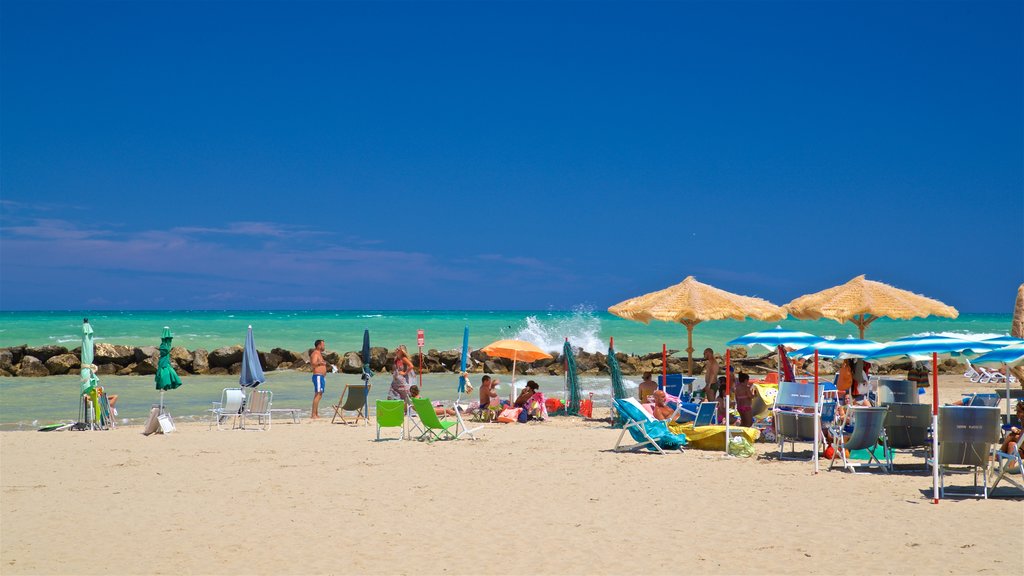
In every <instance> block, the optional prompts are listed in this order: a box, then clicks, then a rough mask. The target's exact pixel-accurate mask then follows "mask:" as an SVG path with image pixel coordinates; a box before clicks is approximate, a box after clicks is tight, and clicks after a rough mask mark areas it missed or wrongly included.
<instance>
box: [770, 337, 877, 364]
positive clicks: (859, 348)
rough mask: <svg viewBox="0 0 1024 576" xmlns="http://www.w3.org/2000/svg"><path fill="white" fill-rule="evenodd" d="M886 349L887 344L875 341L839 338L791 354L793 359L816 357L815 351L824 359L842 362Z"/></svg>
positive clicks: (823, 341)
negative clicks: (836, 359) (837, 359)
mask: <svg viewBox="0 0 1024 576" xmlns="http://www.w3.org/2000/svg"><path fill="white" fill-rule="evenodd" d="M884 347H885V344H882V343H880V342H875V341H873V340H860V339H857V338H837V339H835V340H822V341H820V342H817V343H816V344H811V345H810V346H807V347H804V348H801V349H799V350H797V351H796V352H792V353H790V356H791V357H793V358H807V357H810V356H814V351H815V350H817V351H818V356H820V357H822V358H839V359H840V360H842V359H845V358H864V357H866V356H870V355H871V354H874V353H875V352H878V351H880V350H881V349H882V348H884Z"/></svg>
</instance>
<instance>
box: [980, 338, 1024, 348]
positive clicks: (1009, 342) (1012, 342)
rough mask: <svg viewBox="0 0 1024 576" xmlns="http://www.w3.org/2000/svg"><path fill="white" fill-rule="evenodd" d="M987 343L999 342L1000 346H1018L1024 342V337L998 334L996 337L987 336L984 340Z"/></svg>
mask: <svg viewBox="0 0 1024 576" xmlns="http://www.w3.org/2000/svg"><path fill="white" fill-rule="evenodd" d="M982 342H984V343H985V344H999V345H1000V346H1016V345H1018V344H1024V338H1017V337H1016V336H996V337H995V338H986V339H985V340H982Z"/></svg>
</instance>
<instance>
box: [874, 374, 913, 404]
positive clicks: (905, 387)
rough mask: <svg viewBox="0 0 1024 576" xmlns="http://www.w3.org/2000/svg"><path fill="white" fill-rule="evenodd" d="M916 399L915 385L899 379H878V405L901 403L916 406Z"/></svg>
mask: <svg viewBox="0 0 1024 576" xmlns="http://www.w3.org/2000/svg"><path fill="white" fill-rule="evenodd" d="M917 399H918V393H917V384H916V383H914V382H911V381H910V380H904V379H901V378H879V379H878V404H879V406H883V405H886V404H894V403H903V404H916V403H917Z"/></svg>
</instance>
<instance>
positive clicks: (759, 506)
mask: <svg viewBox="0 0 1024 576" xmlns="http://www.w3.org/2000/svg"><path fill="white" fill-rule="evenodd" d="M940 389H943V390H945V391H944V392H943V395H942V396H943V399H944V400H946V401H949V400H952V399H955V398H956V395H957V393H959V392H962V391H980V390H984V391H990V390H991V389H992V386H984V385H983V386H978V385H970V384H969V383H966V382H965V381H964V380H963V379H962V378H960V377H958V376H957V377H943V385H942V387H940ZM139 430H140V429H139V427H128V428H121V429H118V430H114V431H110V432H94V433H72V432H63V433H49V434H40V433H29V432H3V433H0V452H2V458H0V488H2V493H0V573H3V574H55V573H59V574H98V573H105V574H178V573H193V574H248V573H254V574H326V573H334V574H346V573H352V574H533V573H539V574H619V573H641V574H643V573H651V574H668V573H679V572H692V573H701V574H703V573H709V574H748V573H750V574H752V573H757V574H765V573H769V574H790V573H838V574H968V573H990V574H1010V573H1019V570H1020V566H1021V561H1022V560H1024V552H1022V549H1021V547H1020V535H1021V534H1022V533H1024V504H1022V503H1021V499H1020V498H1006V497H1003V498H995V499H990V500H988V501H982V500H980V499H973V498H972V499H948V500H943V501H942V502H941V503H940V504H939V505H933V504H931V500H930V498H931V477H930V475H929V474H928V473H925V472H915V473H897V474H891V475H883V474H878V473H872V474H863V475H853V474H849V473H844V472H840V471H838V470H837V471H832V472H827V471H823V472H822V473H820V474H818V475H814V474H812V466H811V465H810V464H808V463H804V462H779V461H776V460H774V453H773V452H772V450H771V446H770V445H768V444H763V443H759V444H757V448H758V456H757V457H755V458H751V459H734V458H727V457H725V456H723V455H722V454H719V453H709V452H699V451H696V450H689V451H686V452H685V453H682V454H678V453H673V454H669V455H667V456H657V455H652V454H618V453H612V452H609V451H608V450H609V449H610V448H611V447H612V446H613V445H614V443H615V440H616V438H617V435H618V434H619V431H618V430H613V429H611V428H609V427H608V426H607V425H606V424H602V423H600V422H588V421H583V420H581V419H578V418H555V419H552V420H551V421H549V422H545V423H531V424H528V425H498V424H494V425H487V427H486V429H485V430H483V431H481V432H480V433H479V437H480V439H479V440H477V441H459V442H435V443H433V444H428V443H420V442H398V441H390V442H381V443H377V442H374V435H375V429H374V427H373V426H372V425H371V426H362V425H359V426H345V425H332V424H330V422H329V420H324V421H319V422H310V421H308V420H304V421H303V422H302V423H300V424H292V423H290V421H287V423H286V421H285V420H281V421H275V424H274V426H273V429H272V430H271V431H269V432H255V431H216V430H213V431H210V430H208V429H207V427H206V426H203V425H194V424H193V425H187V426H180V427H179V430H178V432H176V433H174V434H171V435H167V436H155V437H144V436H142V435H141V434H139ZM385 432H386V433H387V434H388V435H389V436H394V435H395V433H396V432H397V430H386V431H385ZM766 456H769V457H767V458H766ZM917 461H918V462H920V459H918V460H917ZM970 481H971V479H970V476H969V475H967V476H960V477H955V479H954V480H953V482H955V483H957V484H961V485H963V484H967V485H969V484H970ZM1000 490H1001V493H1003V494H1012V492H1002V490H1003V489H1002V488H1001V489H1000Z"/></svg>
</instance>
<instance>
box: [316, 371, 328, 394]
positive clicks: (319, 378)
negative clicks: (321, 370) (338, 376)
mask: <svg viewBox="0 0 1024 576" xmlns="http://www.w3.org/2000/svg"><path fill="white" fill-rule="evenodd" d="M325 384H326V379H325V378H324V375H323V374H313V393H314V394H323V393H324V385H325Z"/></svg>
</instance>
